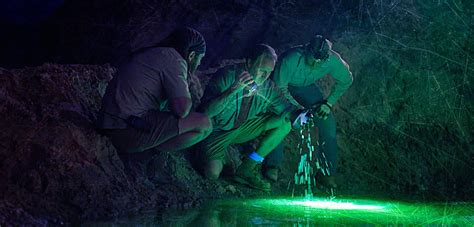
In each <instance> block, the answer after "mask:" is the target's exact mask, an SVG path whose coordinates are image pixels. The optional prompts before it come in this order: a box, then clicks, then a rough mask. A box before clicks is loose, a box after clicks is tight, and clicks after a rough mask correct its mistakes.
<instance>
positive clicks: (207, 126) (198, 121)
mask: <svg viewBox="0 0 474 227" xmlns="http://www.w3.org/2000/svg"><path fill="white" fill-rule="evenodd" d="M185 121H187V124H188V125H190V127H189V130H187V131H198V132H201V133H202V134H205V135H209V134H210V133H211V132H212V124H211V120H210V119H209V117H208V116H207V115H206V114H202V113H196V112H193V113H190V114H189V116H188V117H187V118H186V119H185Z"/></svg>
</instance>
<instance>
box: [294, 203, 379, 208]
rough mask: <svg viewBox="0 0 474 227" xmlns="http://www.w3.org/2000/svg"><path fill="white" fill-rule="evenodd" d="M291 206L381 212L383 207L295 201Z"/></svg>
mask: <svg viewBox="0 0 474 227" xmlns="http://www.w3.org/2000/svg"><path fill="white" fill-rule="evenodd" d="M289 205H298V206H306V207H312V208H319V209H330V210H381V209H383V207H382V206H375V205H358V204H354V203H350V202H333V201H294V202H289Z"/></svg>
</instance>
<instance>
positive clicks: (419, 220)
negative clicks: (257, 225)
mask: <svg viewBox="0 0 474 227" xmlns="http://www.w3.org/2000/svg"><path fill="white" fill-rule="evenodd" d="M219 206H221V207H222V208H223V209H228V208H229V207H233V209H237V207H240V208H239V209H241V210H242V213H240V214H239V215H240V216H242V217H243V216H246V214H248V215H249V216H252V215H253V216H258V217H260V218H262V219H267V220H273V222H276V223H306V224H309V225H311V224H321V223H324V224H385V225H386V224H410V225H431V224H435V225H453V224H456V225H463V226H464V225H469V226H474V206H473V204H469V203H458V204H439V203H438V204H436V203H415V202H414V203H406V202H397V201H376V200H362V199H332V200H330V199H317V198H315V199H311V200H308V199H295V198H280V199H254V200H243V201H237V200H231V201H221V202H220V205H219Z"/></svg>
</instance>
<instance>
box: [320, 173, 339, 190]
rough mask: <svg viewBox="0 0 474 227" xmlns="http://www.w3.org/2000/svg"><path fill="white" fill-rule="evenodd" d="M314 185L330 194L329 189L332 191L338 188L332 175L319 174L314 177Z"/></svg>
mask: <svg viewBox="0 0 474 227" xmlns="http://www.w3.org/2000/svg"><path fill="white" fill-rule="evenodd" d="M316 185H318V188H319V189H321V190H325V191H326V192H331V189H332V190H333V191H334V190H336V189H337V187H338V186H337V183H336V177H335V176H334V175H330V176H328V175H323V174H322V173H320V172H318V173H317V175H316Z"/></svg>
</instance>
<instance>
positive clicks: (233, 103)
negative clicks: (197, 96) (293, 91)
mask: <svg viewBox="0 0 474 227" xmlns="http://www.w3.org/2000/svg"><path fill="white" fill-rule="evenodd" d="M276 58H277V57H276V54H275V51H274V50H273V48H271V47H270V46H268V45H264V44H260V45H257V46H255V47H254V48H253V49H252V51H251V53H249V55H248V56H247V58H246V61H245V63H242V64H235V65H230V66H227V67H224V68H223V69H221V70H219V71H218V72H217V73H216V74H215V75H213V77H212V78H211V80H210V82H209V84H208V86H207V87H206V90H205V93H204V96H203V103H202V106H201V109H202V110H203V112H204V113H206V114H207V115H208V116H209V117H210V118H211V120H212V122H213V132H212V133H211V135H210V136H209V137H207V138H206V139H205V140H204V141H202V142H201V143H200V148H201V152H202V153H201V160H202V162H203V164H204V175H205V176H206V177H207V178H208V179H217V178H218V177H219V175H220V173H221V171H222V168H223V165H225V164H226V163H224V162H225V159H226V158H225V150H226V148H227V147H228V146H229V145H231V144H240V143H244V142H247V141H250V140H253V139H255V138H257V137H258V136H260V135H262V134H265V135H264V137H263V138H262V139H261V141H260V144H259V145H258V147H257V149H256V150H255V151H254V152H251V153H250V154H248V155H247V156H246V157H245V158H244V160H243V162H242V165H240V166H239V168H238V169H237V171H236V176H235V178H234V179H235V180H236V181H237V182H239V183H242V184H246V185H248V186H250V187H253V188H257V189H261V190H265V191H268V190H270V183H269V182H267V181H266V180H263V178H262V177H261V173H260V172H259V168H258V166H259V165H258V164H259V163H261V162H262V161H263V159H264V157H265V156H266V155H267V154H268V153H270V152H271V151H272V150H273V149H274V148H275V147H276V146H277V145H278V144H279V143H280V142H281V141H282V140H283V139H284V137H285V136H286V135H287V134H288V133H289V131H290V129H291V124H290V122H289V120H288V113H289V112H290V111H291V109H292V107H291V105H290V104H289V103H287V102H286V100H285V99H284V97H283V95H282V94H281V93H280V92H279V90H278V89H277V88H276V86H275V85H274V83H273V82H272V81H270V80H267V78H268V76H269V75H270V73H271V72H272V71H273V68H274V66H275V62H276Z"/></svg>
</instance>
